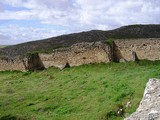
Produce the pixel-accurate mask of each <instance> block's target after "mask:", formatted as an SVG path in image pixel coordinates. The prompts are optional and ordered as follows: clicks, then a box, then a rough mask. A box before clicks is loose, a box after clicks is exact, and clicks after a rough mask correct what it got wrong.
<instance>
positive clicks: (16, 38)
mask: <svg viewBox="0 0 160 120" xmlns="http://www.w3.org/2000/svg"><path fill="white" fill-rule="evenodd" d="M65 33H66V31H65V30H59V31H56V30H52V29H49V28H48V29H46V28H33V27H27V28H25V27H19V26H15V25H8V26H0V45H2V44H5V45H6V44H16V43H22V42H26V41H33V40H40V39H42V38H43V39H44V38H48V37H53V36H55V35H61V34H65Z"/></svg>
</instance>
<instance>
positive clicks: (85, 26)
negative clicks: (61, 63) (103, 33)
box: [0, 0, 160, 39]
mask: <svg viewBox="0 0 160 120" xmlns="http://www.w3.org/2000/svg"><path fill="white" fill-rule="evenodd" d="M1 4H2V5H9V6H13V7H17V8H18V7H21V8H24V9H22V10H20V11H12V10H8V9H7V8H6V9H4V10H3V12H0V20H39V21H40V24H46V25H51V26H55V25H56V26H60V27H64V28H65V29H66V30H65V33H70V32H79V31H86V30H91V29H102V30H108V29H113V28H116V27H119V26H122V25H128V24H159V23H160V19H159V17H160V14H159V11H160V2H159V0H134V1H133V0H118V1H113V0H107V1H106V0H54V1H53V0H3V1H2V2H1ZM1 4H0V8H3V7H1V6H2V5H1ZM0 10H1V9H0ZM19 27H22V28H23V26H19ZM27 29H28V28H26V30H27ZM34 29H39V28H34ZM53 31H54V32H53V33H57V32H58V31H56V30H55V29H54V28H53ZM61 31H62V30H60V31H59V32H58V33H57V34H53V35H52V36H54V35H58V34H59V33H63V32H61ZM23 32H25V33H26V34H28V31H23ZM43 32H44V31H43ZM35 34H36V33H35ZM41 34H45V33H41ZM46 34H48V30H46ZM50 34H51V33H50ZM50 34H49V36H50ZM33 36H34V35H33ZM45 36H47V35H45ZM42 37H43V35H42ZM32 39H35V37H33V38H32Z"/></svg>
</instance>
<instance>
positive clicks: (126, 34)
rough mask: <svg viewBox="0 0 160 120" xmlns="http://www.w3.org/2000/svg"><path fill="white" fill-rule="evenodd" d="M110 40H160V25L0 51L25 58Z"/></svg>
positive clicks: (94, 32)
mask: <svg viewBox="0 0 160 120" xmlns="http://www.w3.org/2000/svg"><path fill="white" fill-rule="evenodd" d="M109 38H113V39H114V38H116V39H122V38H123V39H124V38H160V25H159V24H158V25H129V26H124V27H120V28H117V29H114V30H109V31H101V30H92V31H88V32H81V33H74V34H68V35H61V36H58V37H52V38H48V39H44V40H39V41H32V42H27V43H22V44H18V45H13V46H9V47H6V48H1V49H0V55H3V56H8V57H16V56H23V55H26V53H28V52H31V51H39V52H41V51H43V52H44V51H46V52H48V51H52V50H53V49H56V48H61V47H67V46H71V45H73V44H75V43H80V42H95V41H105V40H107V39H109Z"/></svg>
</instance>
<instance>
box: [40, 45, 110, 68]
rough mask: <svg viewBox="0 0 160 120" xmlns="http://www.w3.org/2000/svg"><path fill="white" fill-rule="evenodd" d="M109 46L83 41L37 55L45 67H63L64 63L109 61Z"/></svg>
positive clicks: (70, 64) (76, 64)
mask: <svg viewBox="0 0 160 120" xmlns="http://www.w3.org/2000/svg"><path fill="white" fill-rule="evenodd" d="M111 53H112V51H111V48H110V46H108V45H105V44H103V43H102V42H91V43H87V42H83V43H77V44H74V45H72V46H71V47H69V48H60V49H57V50H54V51H53V53H51V54H46V53H40V54H39V57H40V59H41V61H42V63H43V65H44V67H45V68H48V67H50V66H54V67H58V68H60V69H63V68H64V67H65V66H66V64H67V65H69V66H79V65H82V64H89V63H100V62H110V61H111V60H112V58H111V57H112V56H111Z"/></svg>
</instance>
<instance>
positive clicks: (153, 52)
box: [113, 38, 160, 61]
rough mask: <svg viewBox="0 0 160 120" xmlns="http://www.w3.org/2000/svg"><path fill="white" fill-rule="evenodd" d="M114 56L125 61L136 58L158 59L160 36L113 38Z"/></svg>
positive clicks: (117, 59) (159, 55)
mask: <svg viewBox="0 0 160 120" xmlns="http://www.w3.org/2000/svg"><path fill="white" fill-rule="evenodd" d="M113 52H114V58H115V60H116V61H119V60H120V59H121V58H123V59H125V60H127V61H132V60H133V61H134V60H135V59H136V58H135V57H137V58H138V59H147V60H160V38H154V39H130V40H127V39H124V40H122V39H120V40H114V49H113Z"/></svg>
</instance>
